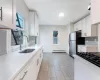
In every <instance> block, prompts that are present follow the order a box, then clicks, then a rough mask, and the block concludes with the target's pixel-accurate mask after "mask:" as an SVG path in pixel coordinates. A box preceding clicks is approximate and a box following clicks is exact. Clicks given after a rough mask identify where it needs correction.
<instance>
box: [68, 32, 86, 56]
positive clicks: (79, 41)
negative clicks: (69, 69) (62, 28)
mask: <svg viewBox="0 0 100 80" xmlns="http://www.w3.org/2000/svg"><path fill="white" fill-rule="evenodd" d="M78 45H85V38H84V37H81V31H77V32H72V33H71V34H70V35H69V55H70V56H71V57H73V58H74V55H76V54H77V52H78Z"/></svg>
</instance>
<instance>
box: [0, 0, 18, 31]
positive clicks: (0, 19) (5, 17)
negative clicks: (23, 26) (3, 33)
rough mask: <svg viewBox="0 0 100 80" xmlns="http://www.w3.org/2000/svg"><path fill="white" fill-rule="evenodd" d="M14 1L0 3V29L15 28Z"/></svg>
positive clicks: (4, 0) (2, 0) (6, 0)
mask: <svg viewBox="0 0 100 80" xmlns="http://www.w3.org/2000/svg"><path fill="white" fill-rule="evenodd" d="M15 1H16V0H1V1H0V9H1V10H0V28H11V29H14V28H15V22H16V18H15V17H16V5H15Z"/></svg>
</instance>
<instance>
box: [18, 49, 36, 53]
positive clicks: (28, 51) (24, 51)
mask: <svg viewBox="0 0 100 80" xmlns="http://www.w3.org/2000/svg"><path fill="white" fill-rule="evenodd" d="M34 50H35V49H25V50H23V51H21V52H20V53H31V52H33V51H34Z"/></svg>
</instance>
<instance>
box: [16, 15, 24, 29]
mask: <svg viewBox="0 0 100 80" xmlns="http://www.w3.org/2000/svg"><path fill="white" fill-rule="evenodd" d="M16 26H17V27H19V28H24V18H23V17H22V16H21V15H20V14H19V13H16Z"/></svg>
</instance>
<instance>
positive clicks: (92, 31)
mask: <svg viewBox="0 0 100 80" xmlns="http://www.w3.org/2000/svg"><path fill="white" fill-rule="evenodd" d="M74 30H75V31H78V30H82V37H90V36H97V35H98V31H97V26H96V25H91V16H90V15H89V16H87V17H85V18H83V19H82V20H80V21H79V22H77V23H75V24H74Z"/></svg>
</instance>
